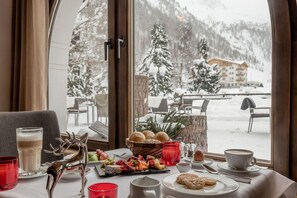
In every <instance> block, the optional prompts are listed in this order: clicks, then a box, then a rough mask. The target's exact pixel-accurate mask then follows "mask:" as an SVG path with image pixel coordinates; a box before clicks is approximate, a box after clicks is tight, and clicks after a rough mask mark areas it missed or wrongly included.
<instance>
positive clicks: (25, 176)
mask: <svg viewBox="0 0 297 198" xmlns="http://www.w3.org/2000/svg"><path fill="white" fill-rule="evenodd" d="M45 175H47V173H46V169H42V170H40V171H38V172H36V174H28V173H25V172H23V173H19V179H33V178H37V177H43V176H45Z"/></svg>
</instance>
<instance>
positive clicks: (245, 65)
mask: <svg viewBox="0 0 297 198" xmlns="http://www.w3.org/2000/svg"><path fill="white" fill-rule="evenodd" d="M216 61H223V62H225V63H226V64H223V65H219V66H230V64H237V65H240V66H244V67H248V65H247V63H246V62H245V61H233V60H229V59H223V58H218V57H214V58H211V59H209V60H208V63H209V64H213V63H215V62H216Z"/></svg>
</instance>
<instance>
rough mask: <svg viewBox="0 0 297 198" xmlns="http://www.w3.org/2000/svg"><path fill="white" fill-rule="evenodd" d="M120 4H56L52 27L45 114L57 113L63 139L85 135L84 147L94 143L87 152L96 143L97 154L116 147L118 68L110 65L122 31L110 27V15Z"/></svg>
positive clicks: (106, 1)
mask: <svg viewBox="0 0 297 198" xmlns="http://www.w3.org/2000/svg"><path fill="white" fill-rule="evenodd" d="M122 2H124V1H122ZM124 3H126V1H125V2H124ZM120 4H121V3H115V1H114V0H99V1H96V0H85V1H81V0H74V1H71V2H70V1H61V2H60V4H59V7H58V9H57V11H56V17H55V21H54V23H53V26H52V35H51V50H50V62H49V68H50V80H49V90H50V91H49V108H50V109H52V110H55V111H56V112H57V115H58V119H59V123H60V128H61V132H62V133H63V134H64V133H65V132H66V131H69V132H74V133H75V134H77V135H81V134H84V133H85V132H87V133H88V134H89V140H90V141H89V143H93V146H92V145H91V144H90V146H89V149H91V148H93V149H95V148H98V141H100V144H99V145H100V146H101V147H102V148H114V147H116V146H118V144H119V143H118V142H117V141H116V138H115V137H116V132H115V127H116V126H117V125H118V124H117V123H116V119H115V117H116V114H117V112H118V110H117V109H116V103H117V101H116V98H117V97H116V95H117V90H116V89H115V87H116V86H117V85H116V76H117V74H116V69H115V68H116V64H117V66H119V65H120V64H122V62H121V61H117V63H116V62H115V59H116V58H117V57H116V56H119V54H120V53H117V54H116V53H115V49H118V48H119V47H121V46H123V43H124V38H122V37H121V38H120V36H117V35H116V32H115V29H117V30H118V31H119V30H121V27H120V26H118V27H115V26H116V25H117V24H118V21H117V20H116V19H115V10H116V6H120ZM121 14H123V13H121ZM124 14H125V15H127V13H124ZM120 39H121V40H120ZM125 41H126V40H125ZM118 42H121V43H120V45H119V47H116V46H115V45H116V44H118ZM118 51H119V50H118ZM122 55H123V56H125V53H124V51H122ZM118 59H119V57H118ZM122 65H124V64H122ZM123 67H126V66H125V65H124V66H123ZM65 79H67V81H65Z"/></svg>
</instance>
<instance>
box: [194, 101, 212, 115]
mask: <svg viewBox="0 0 297 198" xmlns="http://www.w3.org/2000/svg"><path fill="white" fill-rule="evenodd" d="M209 101H210V100H208V99H205V100H203V103H202V105H201V107H200V106H194V105H193V106H192V109H200V115H202V114H203V113H204V115H206V110H207V106H208V104H209Z"/></svg>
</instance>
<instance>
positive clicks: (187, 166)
mask: <svg viewBox="0 0 297 198" xmlns="http://www.w3.org/2000/svg"><path fill="white" fill-rule="evenodd" d="M176 168H177V170H178V171H179V172H180V173H185V172H189V171H190V170H191V168H192V164H191V163H189V162H180V163H177V164H176Z"/></svg>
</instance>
